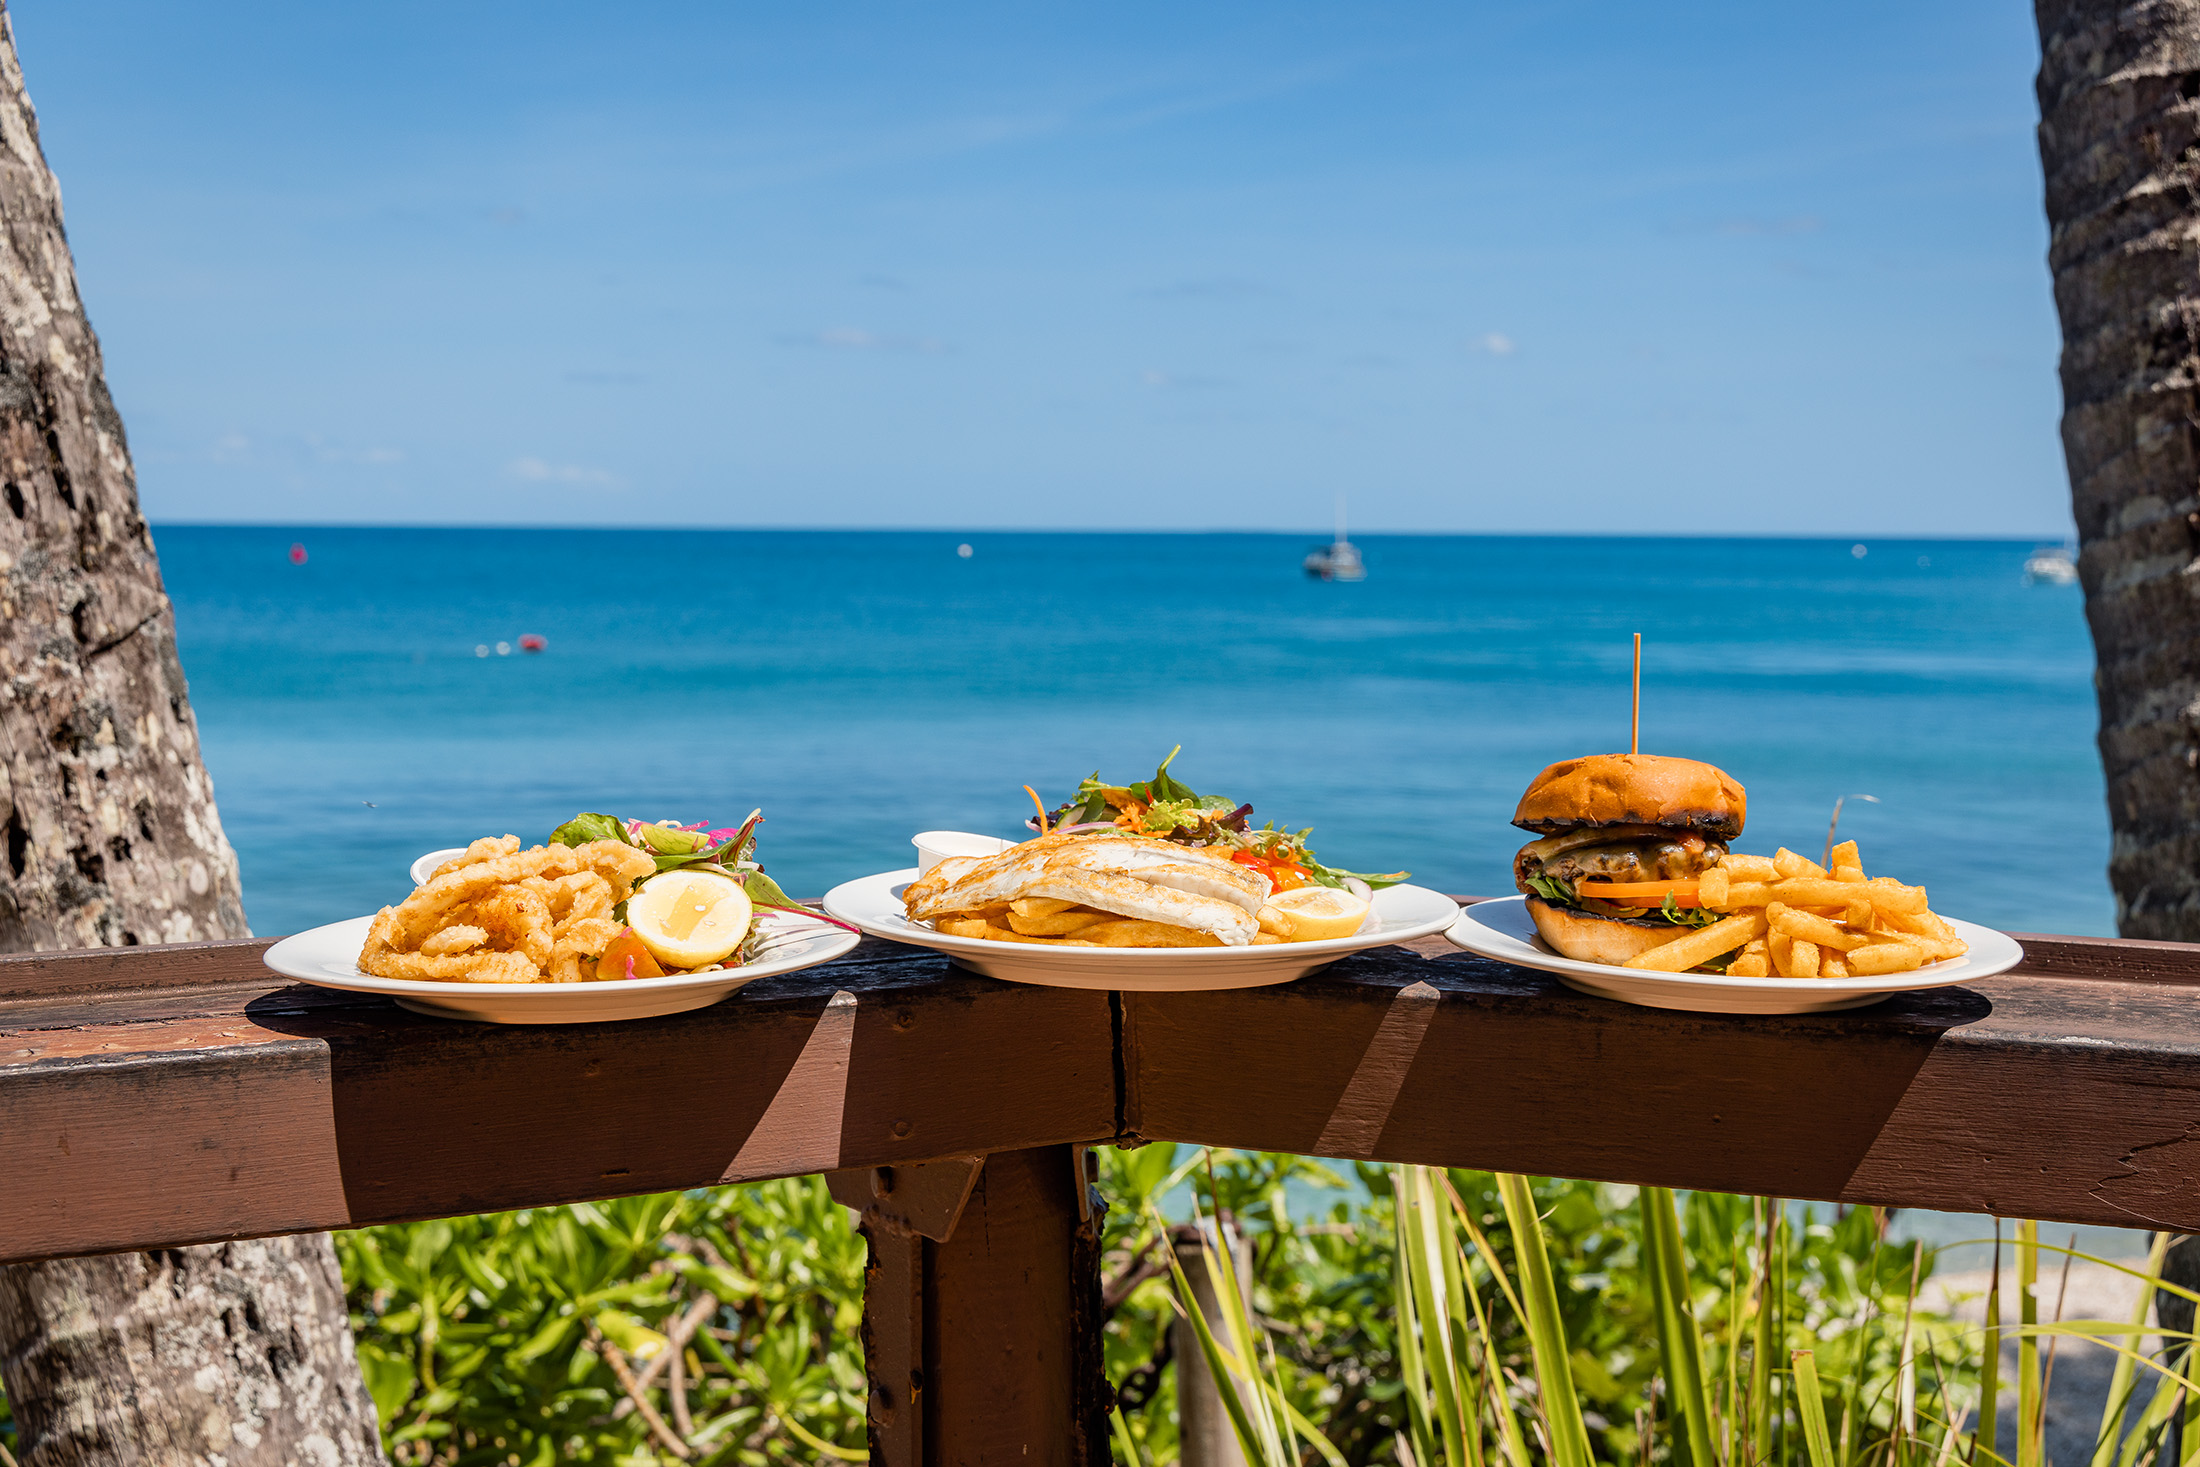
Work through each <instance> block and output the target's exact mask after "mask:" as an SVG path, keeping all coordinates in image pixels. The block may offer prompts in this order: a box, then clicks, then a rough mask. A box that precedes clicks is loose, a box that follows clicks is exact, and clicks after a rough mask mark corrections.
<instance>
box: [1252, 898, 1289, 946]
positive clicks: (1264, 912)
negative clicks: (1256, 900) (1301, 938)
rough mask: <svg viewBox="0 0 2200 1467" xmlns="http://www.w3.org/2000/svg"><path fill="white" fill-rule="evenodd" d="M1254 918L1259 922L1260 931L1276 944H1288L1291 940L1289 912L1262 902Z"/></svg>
mask: <svg viewBox="0 0 2200 1467" xmlns="http://www.w3.org/2000/svg"><path fill="white" fill-rule="evenodd" d="M1256 916H1257V919H1258V921H1259V922H1260V930H1261V931H1262V932H1263V933H1265V934H1267V936H1268V937H1269V938H1270V939H1271V940H1273V941H1276V942H1289V941H1290V940H1291V914H1290V913H1289V912H1286V911H1284V910H1282V909H1281V908H1279V907H1272V906H1270V905H1268V904H1267V903H1266V902H1262V903H1261V906H1260V911H1259V912H1258V913H1257V914H1256Z"/></svg>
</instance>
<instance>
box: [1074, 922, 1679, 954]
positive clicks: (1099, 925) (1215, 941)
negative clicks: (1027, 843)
mask: <svg viewBox="0 0 2200 1467" xmlns="http://www.w3.org/2000/svg"><path fill="white" fill-rule="evenodd" d="M1706 930H1707V931H1708V930H1709V929H1706ZM1077 936H1078V937H1079V939H1081V940H1082V941H1085V942H1089V943H1091V944H1092V945H1093V946H1095V947H1221V946H1222V939H1221V938H1219V937H1217V936H1215V935H1214V934H1213V933H1212V932H1194V931H1193V930H1192V929H1191V928H1189V927H1179V926H1177V925H1176V924H1174V923H1172V922H1141V921H1137V920H1135V919H1133V918H1129V917H1121V918H1110V919H1109V920H1107V921H1105V922H1095V923H1094V924H1093V925H1092V926H1090V927H1084V928H1080V929H1078V933H1077Z"/></svg>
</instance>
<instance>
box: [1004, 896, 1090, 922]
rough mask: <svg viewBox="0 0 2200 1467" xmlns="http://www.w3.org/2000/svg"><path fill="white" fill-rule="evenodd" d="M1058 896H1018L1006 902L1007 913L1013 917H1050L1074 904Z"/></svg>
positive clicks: (1074, 904)
mask: <svg viewBox="0 0 2200 1467" xmlns="http://www.w3.org/2000/svg"><path fill="white" fill-rule="evenodd" d="M1076 905H1077V903H1075V902H1065V901H1063V900H1061V899H1060V898H1058V897H1018V898H1016V900H1014V901H1012V902H1010V903H1009V904H1008V910H1009V915H1011V916H1015V917H1051V916H1053V915H1054V914H1055V913H1057V912H1066V911H1068V910H1070V909H1071V908H1072V907H1074V906H1076Z"/></svg>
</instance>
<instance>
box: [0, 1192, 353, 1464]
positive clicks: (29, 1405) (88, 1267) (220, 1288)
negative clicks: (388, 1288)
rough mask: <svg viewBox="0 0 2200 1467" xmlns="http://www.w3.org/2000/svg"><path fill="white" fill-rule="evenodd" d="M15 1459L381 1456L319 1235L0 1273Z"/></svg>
mask: <svg viewBox="0 0 2200 1467" xmlns="http://www.w3.org/2000/svg"><path fill="white" fill-rule="evenodd" d="M0 1319H9V1320H28V1321H36V1322H37V1323H38V1326H39V1327H38V1328H36V1329H34V1330H31V1331H28V1332H27V1333H21V1334H18V1333H15V1332H13V1331H9V1332H8V1337H7V1339H6V1341H5V1344H6V1350H7V1353H6V1356H5V1365H6V1368H7V1378H8V1390H9V1392H10V1394H11V1396H12V1397H13V1399H14V1403H15V1410H16V1416H17V1425H18V1428H19V1430H20V1431H21V1442H22V1445H23V1448H24V1450H23V1451H22V1452H21V1453H20V1455H21V1457H22V1460H23V1464H24V1467H62V1464H68V1467H78V1464H83V1467H92V1464H95V1463H96V1464H101V1467H112V1464H123V1463H156V1462H157V1463H186V1462H187V1463H193V1464H201V1463H203V1464H207V1467H261V1464H265V1467H276V1464H288V1463H310V1464H313V1467H340V1464H341V1467H350V1464H355V1463H376V1462H380V1461H381V1460H382V1448H381V1444H380V1442H379V1440H378V1438H377V1436H376V1432H375V1423H374V1404H373V1402H372V1401H371V1400H370V1399H368V1397H367V1393H366V1389H365V1387H364V1386H362V1385H361V1384H360V1379H359V1365H358V1361H357V1360H356V1359H355V1358H354V1356H353V1353H352V1340H351V1329H350V1326H349V1325H348V1324H347V1323H346V1322H345V1318H344V1281H343V1279H342V1277H341V1276H340V1275H339V1274H338V1272H337V1267H336V1253H335V1250H334V1249H333V1248H331V1247H330V1246H329V1241H328V1235H327V1234H326V1233H316V1234H313V1235H311V1236H310V1237H308V1238H305V1239H294V1238H265V1239H257V1240H253V1241H248V1242H242V1243H228V1244H223V1245H221V1246H219V1247H213V1248H182V1249H176V1250H173V1251H169V1252H163V1253H125V1254H119V1255H116V1256H113V1257H106V1258H69V1259H63V1260H61V1261H59V1262H56V1263H48V1264H40V1265H38V1266H36V1267H28V1268H9V1269H0Z"/></svg>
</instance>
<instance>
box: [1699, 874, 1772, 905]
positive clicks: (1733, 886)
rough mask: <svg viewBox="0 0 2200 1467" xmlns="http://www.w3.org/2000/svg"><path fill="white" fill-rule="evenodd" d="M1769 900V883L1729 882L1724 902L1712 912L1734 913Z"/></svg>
mask: <svg viewBox="0 0 2200 1467" xmlns="http://www.w3.org/2000/svg"><path fill="white" fill-rule="evenodd" d="M1699 889H1700V888H1699ZM1771 900H1772V884H1771V883H1770V882H1764V881H1729V882H1728V883H1727V886H1726V900H1725V901H1723V902H1721V903H1720V904H1719V905H1718V906H1717V907H1716V908H1715V909H1714V910H1717V911H1721V912H1734V911H1739V910H1741V909H1742V908H1744V907H1761V906H1763V905H1764V904H1765V903H1766V902H1769V901H1771ZM1704 905H1705V906H1710V905H1711V904H1710V903H1709V902H1706V903H1704Z"/></svg>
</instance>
